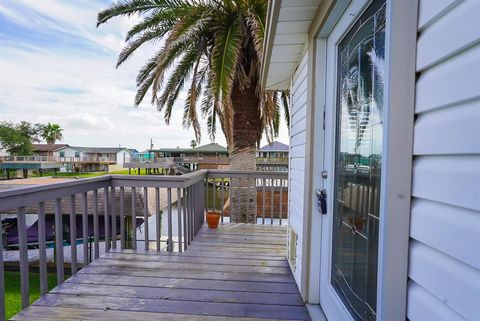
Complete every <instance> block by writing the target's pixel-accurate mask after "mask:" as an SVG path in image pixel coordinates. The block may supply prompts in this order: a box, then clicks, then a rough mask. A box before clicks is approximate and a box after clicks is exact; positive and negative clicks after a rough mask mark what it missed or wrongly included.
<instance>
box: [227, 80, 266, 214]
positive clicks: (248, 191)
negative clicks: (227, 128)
mask: <svg viewBox="0 0 480 321" xmlns="http://www.w3.org/2000/svg"><path fill="white" fill-rule="evenodd" d="M232 104H233V107H234V110H235V114H234V116H233V146H229V152H230V169H231V170H251V171H254V170H256V157H255V152H256V148H257V143H258V141H259V139H260V137H261V136H260V135H261V123H260V122H261V119H260V116H261V115H260V110H259V99H258V94H257V93H256V90H255V88H253V87H250V88H247V89H246V90H243V91H240V90H239V89H238V86H234V88H233V91H232ZM231 189H232V202H230V208H231V210H230V212H231V217H230V218H231V221H232V222H241V223H256V209H257V206H256V204H257V201H256V200H257V197H256V187H255V179H232V182H231Z"/></svg>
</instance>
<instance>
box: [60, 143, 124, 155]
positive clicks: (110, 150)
mask: <svg viewBox="0 0 480 321" xmlns="http://www.w3.org/2000/svg"><path fill="white" fill-rule="evenodd" d="M66 147H70V148H72V149H75V150H78V151H80V152H85V153H92V154H96V153H103V154H112V153H118V152H119V151H122V150H127V151H129V152H130V150H129V149H128V148H126V147H82V146H68V145H67V146H63V147H60V148H57V149H55V151H59V150H61V149H64V148H66Z"/></svg>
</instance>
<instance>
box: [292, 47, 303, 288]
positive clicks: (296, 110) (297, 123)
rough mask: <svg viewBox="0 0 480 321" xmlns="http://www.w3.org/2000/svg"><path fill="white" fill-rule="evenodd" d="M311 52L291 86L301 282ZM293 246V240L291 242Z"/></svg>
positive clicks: (294, 211)
mask: <svg viewBox="0 0 480 321" xmlns="http://www.w3.org/2000/svg"><path fill="white" fill-rule="evenodd" d="M307 57H308V54H307V53H305V55H304V56H303V57H302V60H301V62H300V64H299V66H298V68H297V71H296V73H295V75H294V77H293V82H292V89H291V93H290V94H291V111H290V113H291V120H290V144H289V145H290V153H289V163H290V169H289V193H288V195H289V200H288V213H289V228H290V229H293V230H294V232H295V233H296V234H297V235H298V240H297V244H296V262H295V263H294V266H295V269H294V271H293V275H294V277H295V280H296V281H297V284H300V278H301V269H302V244H303V242H304V237H305V235H303V220H304V219H305V218H304V197H306V194H305V150H306V126H307V125H306V114H307V70H308V58H307ZM289 248H290V244H289Z"/></svg>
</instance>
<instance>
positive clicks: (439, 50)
mask: <svg viewBox="0 0 480 321" xmlns="http://www.w3.org/2000/svg"><path fill="white" fill-rule="evenodd" d="M478 17H480V1H472V0H470V1H468V0H467V1H464V2H463V3H461V4H460V5H458V6H457V7H455V8H454V9H453V10H450V11H449V12H448V13H447V14H446V15H445V16H443V17H442V18H441V19H440V20H439V21H437V22H436V23H435V24H433V25H432V26H431V27H429V28H427V29H426V30H425V31H423V32H422V33H421V34H420V36H419V37H418V43H417V70H418V71H420V70H423V69H425V68H427V67H429V66H431V65H433V64H435V63H437V62H439V61H441V60H444V59H446V58H448V57H450V56H452V55H454V54H455V53H457V52H459V51H461V50H463V49H465V48H468V47H471V46H472V45H474V44H475V43H478V42H479V41H480V27H479V21H478Z"/></svg>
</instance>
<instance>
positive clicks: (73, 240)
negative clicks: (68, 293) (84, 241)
mask: <svg viewBox="0 0 480 321" xmlns="http://www.w3.org/2000/svg"><path fill="white" fill-rule="evenodd" d="M75 212H76V211H75V194H73V195H70V268H71V271H72V275H74V274H75V273H77V217H76V216H77V214H76V213H75Z"/></svg>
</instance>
